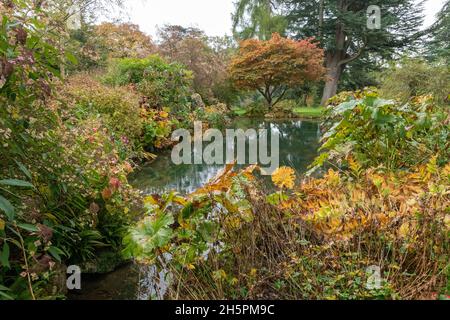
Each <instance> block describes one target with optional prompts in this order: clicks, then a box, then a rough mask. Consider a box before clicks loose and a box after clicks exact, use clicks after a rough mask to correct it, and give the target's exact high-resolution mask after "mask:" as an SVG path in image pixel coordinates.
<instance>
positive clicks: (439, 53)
mask: <svg viewBox="0 0 450 320" xmlns="http://www.w3.org/2000/svg"><path fill="white" fill-rule="evenodd" d="M431 36H432V39H431V41H430V43H429V46H428V48H429V52H427V54H426V55H427V56H428V57H429V58H430V60H444V62H446V63H447V64H448V63H449V61H450V1H447V2H446V3H445V4H444V7H443V8H442V10H441V11H440V12H439V13H438V15H437V21H436V23H435V24H434V25H433V26H432V28H431Z"/></svg>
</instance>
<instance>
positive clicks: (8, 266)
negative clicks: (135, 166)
mask: <svg viewBox="0 0 450 320" xmlns="http://www.w3.org/2000/svg"><path fill="white" fill-rule="evenodd" d="M13 13H14V15H13ZM2 14H3V20H2V28H1V29H0V44H1V45H0V61H1V69H0V104H1V108H0V134H1V144H0V163H1V166H0V265H1V268H0V298H2V299H4V298H6V299H35V298H52V297H63V294H64V291H65V290H66V287H65V281H60V282H58V283H57V282H55V280H56V279H61V277H62V279H64V277H65V271H66V270H65V268H64V264H65V263H80V262H83V261H85V260H88V259H91V258H93V257H94V256H95V254H96V252H97V251H98V250H99V249H112V250H116V251H118V250H120V247H121V239H122V235H123V232H124V231H125V230H126V227H127V225H129V224H130V222H131V221H132V220H133V214H134V213H135V212H136V210H134V209H135V208H137V207H139V202H138V199H139V195H138V194H137V193H136V192H135V191H134V190H133V189H131V187H130V186H129V185H128V183H127V178H126V177H127V174H128V173H129V172H130V171H131V170H132V167H131V165H130V163H128V162H127V158H128V156H129V153H128V152H125V153H124V152H123V150H122V149H123V146H124V145H125V144H126V143H125V141H122V142H120V139H121V138H122V136H123V135H130V136H132V135H136V134H138V130H137V129H136V126H134V124H132V123H130V126H129V127H128V126H127V127H124V126H120V125H124V123H123V121H125V119H129V118H131V119H133V115H129V114H127V112H128V111H131V110H132V109H133V108H135V107H134V102H133V101H135V100H136V99H135V98H134V97H133V95H131V94H129V93H127V92H126V91H125V90H119V91H118V92H113V91H112V90H110V91H108V89H107V88H103V87H101V86H100V85H98V84H96V83H95V82H93V81H87V79H78V81H79V82H78V83H77V84H76V83H75V82H76V81H74V82H73V83H71V85H73V87H70V88H69V87H66V88H65V90H67V91H64V92H62V93H61V95H60V96H56V97H55V95H54V91H53V89H54V84H55V82H56V81H57V80H56V79H57V77H58V66H59V65H60V63H61V60H60V58H61V57H60V55H59V54H60V52H61V50H60V48H55V47H53V46H52V44H54V43H57V42H56V41H54V39H53V38H52V37H53V34H52V33H50V32H47V31H48V30H47V29H46V28H45V26H46V25H47V24H48V16H47V14H46V12H44V11H42V9H41V8H40V7H38V6H35V4H34V3H31V2H28V1H21V2H13V3H11V6H9V7H8V8H5V7H2ZM81 80H82V81H81ZM85 81H86V82H85ZM80 82H85V83H80ZM78 90H79V91H78ZM65 94H67V95H65ZM119 95H122V96H119ZM56 99H58V100H56ZM87 99H92V101H94V102H95V103H93V104H91V103H90V102H88V100H87ZM124 99H127V101H124ZM128 99H130V100H128ZM115 103H122V105H121V106H114V105H113V104H115ZM136 106H138V104H136ZM120 108H122V109H120ZM126 108H130V110H126V111H124V109H126ZM135 110H136V109H135ZM99 115H101V116H99ZM119 116H120V117H121V118H120V119H119ZM137 123H138V121H137Z"/></svg>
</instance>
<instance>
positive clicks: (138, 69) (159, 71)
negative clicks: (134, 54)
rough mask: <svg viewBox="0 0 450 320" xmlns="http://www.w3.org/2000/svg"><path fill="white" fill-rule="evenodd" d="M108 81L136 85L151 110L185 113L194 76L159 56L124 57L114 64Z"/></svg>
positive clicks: (180, 66)
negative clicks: (165, 109)
mask: <svg viewBox="0 0 450 320" xmlns="http://www.w3.org/2000/svg"><path fill="white" fill-rule="evenodd" d="M105 81H106V82H107V83H109V84H112V85H128V84H134V85H136V89H137V91H138V92H139V93H140V94H141V95H142V96H143V97H144V98H145V103H146V104H147V105H148V107H150V108H159V109H161V108H163V107H167V108H170V110H172V111H173V112H177V113H179V112H182V111H186V108H187V107H188V102H189V101H188V97H190V91H191V84H192V83H191V81H192V73H191V72H190V71H188V70H187V69H185V68H184V67H183V66H182V65H180V64H177V63H167V62H166V61H164V60H163V59H162V58H161V57H159V56H156V55H155V56H150V57H148V58H145V59H132V58H125V59H119V60H114V61H112V63H111V65H110V67H109V72H108V74H107V75H106V77H105Z"/></svg>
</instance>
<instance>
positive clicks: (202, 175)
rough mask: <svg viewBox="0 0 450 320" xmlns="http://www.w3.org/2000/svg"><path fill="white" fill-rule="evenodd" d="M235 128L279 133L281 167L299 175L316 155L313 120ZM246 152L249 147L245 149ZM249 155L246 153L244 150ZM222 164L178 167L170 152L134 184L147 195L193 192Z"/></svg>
mask: <svg viewBox="0 0 450 320" xmlns="http://www.w3.org/2000/svg"><path fill="white" fill-rule="evenodd" d="M235 127H236V128H241V129H243V130H247V129H256V130H258V129H264V128H265V129H267V130H271V132H272V131H275V130H277V131H278V132H279V133H280V165H281V166H284V165H285V166H290V167H292V168H294V169H296V171H297V172H298V173H303V172H305V171H306V170H307V167H308V165H310V164H311V162H312V161H313V159H314V158H315V157H316V156H317V149H318V148H319V139H320V133H319V132H320V130H319V123H317V122H312V121H290V122H265V121H263V120H255V119H239V120H238V121H236V122H235ZM269 142H270V139H269ZM247 150H248V148H247ZM247 152H248V151H247ZM222 168H223V165H205V164H203V165H180V166H176V165H174V164H173V163H172V160H171V157H170V152H168V153H167V154H163V155H161V156H159V157H158V159H157V160H156V161H155V162H153V163H152V164H150V165H148V166H145V167H143V168H142V169H141V171H140V172H138V173H137V174H136V176H135V179H134V182H133V184H134V185H135V186H136V187H138V188H140V189H141V190H143V191H144V193H146V194H151V193H161V192H164V191H169V190H177V191H179V192H183V193H185V192H192V191H194V190H195V189H197V188H198V187H200V186H202V185H203V184H205V183H206V182H207V181H209V180H210V179H212V178H213V177H215V176H216V174H217V173H218V172H219V171H220V170H221V169H222Z"/></svg>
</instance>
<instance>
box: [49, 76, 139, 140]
mask: <svg viewBox="0 0 450 320" xmlns="http://www.w3.org/2000/svg"><path fill="white" fill-rule="evenodd" d="M57 91H58V97H57V101H58V102H59V103H61V104H62V106H61V107H60V108H61V110H62V112H63V119H64V121H65V122H66V123H69V122H74V123H75V124H76V123H77V122H78V121H83V120H87V119H89V118H98V119H101V121H102V122H103V123H104V124H105V126H106V127H108V129H109V130H111V132H114V134H117V135H118V136H117V137H116V140H122V141H130V142H136V141H138V140H139V138H140V136H141V135H142V122H143V121H142V117H141V108H140V106H139V101H140V100H139V95H137V94H136V93H134V92H133V91H132V90H130V88H127V87H115V88H112V87H108V86H104V85H102V84H101V83H99V82H97V81H96V80H94V79H93V78H91V77H89V76H88V75H77V76H73V77H71V78H69V79H67V81H66V82H65V83H64V85H63V86H61V87H60V88H58V90H57Z"/></svg>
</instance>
